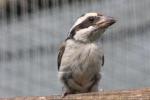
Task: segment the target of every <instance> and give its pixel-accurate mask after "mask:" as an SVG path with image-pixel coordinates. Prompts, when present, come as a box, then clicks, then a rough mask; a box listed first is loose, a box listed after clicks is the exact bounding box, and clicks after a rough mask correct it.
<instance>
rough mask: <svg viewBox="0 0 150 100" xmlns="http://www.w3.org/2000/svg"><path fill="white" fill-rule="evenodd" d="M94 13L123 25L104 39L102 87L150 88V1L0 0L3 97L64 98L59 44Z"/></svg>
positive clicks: (114, 26) (114, 88)
mask: <svg viewBox="0 0 150 100" xmlns="http://www.w3.org/2000/svg"><path fill="white" fill-rule="evenodd" d="M91 11H96V12H102V13H103V14H105V15H108V16H113V17H115V18H116V20H118V21H117V23H116V24H114V25H113V26H112V27H110V28H109V30H107V31H106V32H105V34H104V35H103V37H102V40H101V41H102V44H103V48H104V52H105V64H104V67H103V68H102V75H103V76H102V80H101V82H100V86H99V88H100V89H101V88H102V89H104V90H116V89H132V88H143V87H150V12H149V11H150V0H0V97H14V96H37V95H38V96H40V95H43V96H45V95H52V94H61V93H62V85H61V83H60V82H59V80H58V78H57V61H56V59H57V52H58V47H59V44H60V43H61V42H62V41H63V40H64V39H65V38H66V36H67V34H68V31H69V30H70V28H71V26H72V25H73V23H74V22H75V20H76V19H77V18H78V17H79V16H80V15H82V14H84V13H86V12H91Z"/></svg>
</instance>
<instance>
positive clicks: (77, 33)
mask: <svg viewBox="0 0 150 100" xmlns="http://www.w3.org/2000/svg"><path fill="white" fill-rule="evenodd" d="M115 22H116V21H115V19H114V18H112V17H108V16H104V15H102V14H100V13H86V14H84V15H82V16H81V17H79V18H78V19H77V21H76V22H75V23H74V25H73V26H72V28H71V30H70V32H69V36H68V38H72V39H75V40H79V41H82V42H93V41H96V40H97V39H99V37H100V36H101V35H102V34H103V33H104V32H105V30H106V29H107V28H108V27H109V26H111V25H112V24H114V23H115Z"/></svg>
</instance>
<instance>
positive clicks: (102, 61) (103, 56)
mask: <svg viewBox="0 0 150 100" xmlns="http://www.w3.org/2000/svg"><path fill="white" fill-rule="evenodd" d="M104 60H105V58H104V55H103V56H102V66H104Z"/></svg>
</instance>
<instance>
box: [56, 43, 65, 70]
mask: <svg viewBox="0 0 150 100" xmlns="http://www.w3.org/2000/svg"><path fill="white" fill-rule="evenodd" d="M65 45H66V44H65V42H64V43H62V45H61V46H60V48H59V53H58V57H57V66H58V70H59V68H60V64H61V59H62V56H63V54H64V51H65Z"/></svg>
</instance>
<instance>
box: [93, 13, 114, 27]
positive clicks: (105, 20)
mask: <svg viewBox="0 0 150 100" xmlns="http://www.w3.org/2000/svg"><path fill="white" fill-rule="evenodd" d="M114 23H116V20H115V19H114V18H112V17H106V16H102V18H101V19H100V21H98V22H97V23H96V24H97V25H98V27H99V28H104V29H105V28H108V27H109V26H111V25H113V24H114Z"/></svg>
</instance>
